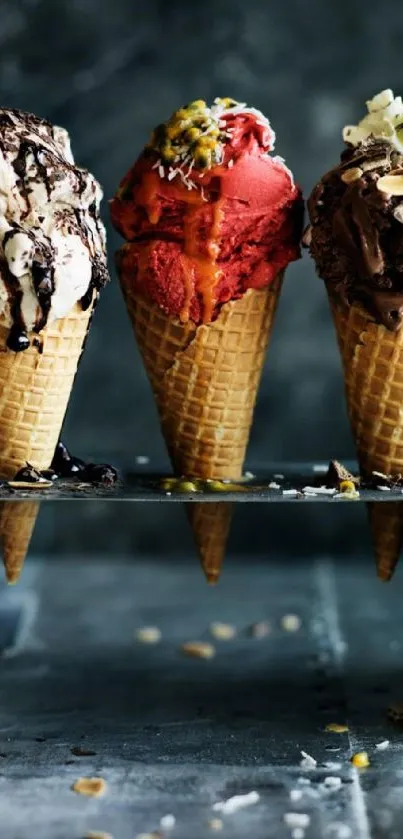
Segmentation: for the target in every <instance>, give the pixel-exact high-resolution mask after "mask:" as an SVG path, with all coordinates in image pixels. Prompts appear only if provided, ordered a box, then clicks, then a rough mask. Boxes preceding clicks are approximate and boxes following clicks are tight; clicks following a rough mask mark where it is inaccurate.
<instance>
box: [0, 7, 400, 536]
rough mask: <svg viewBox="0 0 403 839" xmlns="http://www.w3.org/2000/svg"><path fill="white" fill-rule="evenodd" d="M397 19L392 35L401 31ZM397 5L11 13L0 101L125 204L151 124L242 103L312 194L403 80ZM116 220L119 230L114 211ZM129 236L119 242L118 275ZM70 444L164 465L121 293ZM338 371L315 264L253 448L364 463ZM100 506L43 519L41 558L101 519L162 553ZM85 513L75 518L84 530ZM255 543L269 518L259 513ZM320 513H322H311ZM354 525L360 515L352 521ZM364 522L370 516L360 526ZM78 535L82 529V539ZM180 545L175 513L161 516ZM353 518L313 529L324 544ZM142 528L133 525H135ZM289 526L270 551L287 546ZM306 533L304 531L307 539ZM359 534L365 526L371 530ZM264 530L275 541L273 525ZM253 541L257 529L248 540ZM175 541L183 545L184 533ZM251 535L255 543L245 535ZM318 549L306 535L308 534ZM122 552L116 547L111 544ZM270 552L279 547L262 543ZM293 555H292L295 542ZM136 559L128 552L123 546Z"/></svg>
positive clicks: (279, 344) (282, 348)
mask: <svg viewBox="0 0 403 839" xmlns="http://www.w3.org/2000/svg"><path fill="white" fill-rule="evenodd" d="M392 20H393V26H392V25H391V21H392ZM399 21H401V14H400V3H399V0H390V2H389V4H388V13H387V14H385V12H384V11H383V9H382V6H381V4H379V3H376V2H374V0H373V2H370V3H367V4H365V11H364V10H363V5H362V3H361V2H360V0H349V2H346V0H343V2H341V0H329V1H328V2H326V3H323V2H322V1H321V0H310V2H309V4H308V6H307V4H306V3H302V2H301V0H287V2H286V3H282V4H281V3H270V2H268V0H250V2H248V3H244V2H242V0H220V2H214V0H206V2H204V3H203V4H201V5H200V4H196V3H193V2H186V1H185V0H171V2H166V1H165V0H148V2H133V0H114V2H113V3H111V2H110V0H57V2H56V0H2V3H1V27H0V93H1V97H0V98H1V101H2V103H4V104H5V105H10V106H17V107H21V108H24V109H27V110H32V111H35V112H37V113H38V114H40V115H43V116H45V117H48V118H49V119H51V120H53V121H57V122H59V123H61V124H63V125H65V126H66V127H67V128H68V129H69V131H70V132H71V134H72V137H73V145H74V150H75V153H76V156H77V159H78V160H80V161H81V162H82V163H83V164H84V165H87V166H88V167H90V168H91V169H93V170H94V172H95V173H96V175H97V176H98V178H99V179H100V180H101V181H102V183H103V185H104V188H105V195H106V198H109V197H110V196H111V195H112V194H113V191H114V189H115V188H116V185H117V183H118V181H119V178H120V177H121V175H122V174H123V173H124V172H125V170H126V169H127V167H128V165H129V164H130V163H131V161H132V160H133V158H134V157H135V155H136V154H137V153H138V152H139V150H140V149H141V146H142V144H143V143H144V141H145V139H146V138H147V136H148V134H149V131H150V129H151V128H152V126H153V125H154V124H155V123H157V122H159V121H160V120H161V119H162V118H164V117H165V116H167V115H169V113H170V112H171V111H172V110H173V109H174V108H175V107H177V106H178V104H180V103H182V102H185V101H187V100H189V99H191V98H194V97H199V96H202V97H205V98H207V99H209V98H211V97H214V96H215V95H217V94H219V95H227V94H229V95H231V96H234V97H236V98H237V99H240V100H246V101H248V102H250V103H253V104H254V105H256V106H258V107H260V108H261V109H262V110H263V111H265V112H266V113H267V114H268V115H269V116H270V118H271V119H272V120H273V124H274V125H275V128H276V131H277V136H278V151H279V153H280V154H282V155H284V156H285V157H286V159H287V161H288V162H289V164H290V166H291V167H292V168H293V170H294V171H295V173H296V176H297V179H298V180H299V181H300V182H301V184H302V185H303V187H304V189H305V190H306V191H308V190H309V189H310V188H311V187H312V185H313V183H314V182H315V180H316V179H317V178H318V176H319V175H320V174H321V173H322V172H323V171H324V170H325V169H326V168H327V167H329V166H330V165H331V164H333V163H334V161H335V159H336V157H337V155H338V153H339V150H340V130H341V127H342V125H343V124H344V123H345V122H347V121H350V120H352V119H353V118H355V117H358V116H359V115H360V113H361V111H362V107H363V101H364V99H365V98H367V97H368V96H369V95H371V94H373V93H374V92H375V91H377V90H378V89H380V88H382V87H385V86H388V85H390V86H395V87H396V89H398V87H399V82H400V81H401V24H400V23H399ZM104 213H105V216H106V217H107V206H106V202H105V205H104ZM117 244H118V237H117V236H116V235H115V234H113V233H112V232H111V231H110V238H109V249H110V259H111V265H112V264H113V251H114V249H115V247H116V245H117ZM66 439H67V441H68V442H69V444H70V445H71V446H72V447H74V448H75V449H76V450H77V452H78V453H80V454H83V455H87V454H90V453H91V450H94V449H96V450H98V451H101V452H105V453H107V452H108V451H111V450H120V451H121V453H122V456H123V457H124V458H126V459H128V458H130V457H131V456H132V454H133V453H145V452H148V453H150V452H152V454H153V456H154V458H155V459H156V460H160V461H161V460H162V458H163V457H164V448H163V444H162V441H161V438H160V434H159V429H158V423H157V420H156V413H155V409H154V406H153V402H152V398H151V394H150V391H149V388H148V384H147V381H146V378H145V374H144V372H143V370H142V367H141V364H140V361H139V356H138V354H137V351H136V349H135V346H134V342H133V338H132V335H131V330H130V327H129V324H128V321H127V317H126V314H125V311H124V306H123V303H122V300H121V296H120V292H119V290H118V288H117V284H116V282H115V278H114V282H113V284H112V285H111V286H110V288H108V290H107V291H106V292H105V294H104V295H103V298H102V301H101V303H100V306H99V311H98V312H97V315H96V318H95V320H94V325H93V329H92V333H91V337H90V340H89V342H88V347H87V351H86V354H85V357H84V360H83V362H82V365H81V370H80V372H79V376H78V379H77V385H76V389H75V392H74V396H73V398H72V400H71V408H70V411H69V415H68V419H67V422H66ZM351 451H352V447H351V440H350V434H349V430H348V426H347V421H346V415H345V409H344V405H343V396H342V381H341V374H340V366H339V360H338V356H337V351H336V347H335V340H334V337H333V333H332V329H331V325H330V318H329V314H328V311H327V303H326V300H325V292H324V289H323V287H322V284H321V283H320V282H319V280H316V279H315V277H314V271H313V268H312V265H311V264H310V262H309V259H308V257H307V256H305V257H304V259H303V260H302V261H301V262H300V263H299V264H297V265H293V266H292V267H291V269H290V270H289V272H288V274H287V279H286V283H285V289H284V293H283V296H282V300H281V303H280V307H279V313H278V322H277V325H276V328H275V334H274V338H273V342H272V346H271V352H270V354H269V358H268V362H267V365H266V369H265V374H264V379H263V383H262V389H261V398H260V401H259V404H258V408H257V411H256V421H255V425H254V429H253V433H252V439H251V448H250V453H251V458H252V460H253V459H255V460H269V459H281V458H284V457H287V458H288V459H296V458H300V459H309V458H326V457H328V456H330V455H332V456H340V457H343V456H346V455H349V454H351ZM98 513H99V511H98V512H95V511H91V510H90V508H89V507H87V508H86V509H80V510H78V507H76V509H75V510H74V514H73V511H70V512H67V511H63V510H62V509H61V508H60V509H58V513H57V516H56V514H50V513H49V512H48V513H47V514H46V516H45V515H44V516H43V519H42V522H43V527H42V528H41V531H40V533H39V537H38V538H40V543H38V544H41V545H42V546H43V547H47V548H51V549H58V550H59V549H63V548H67V549H68V548H69V547H72V546H73V541H74V538H75V537H74V536H73V535H72V534H73V533H74V532H75V533H81V534H82V533H83V531H84V529H86V530H87V529H88V527H89V526H90V525H91V524H92V522H93V521H94V517H95V521H96V523H97V530H98V533H102V534H103V536H102V538H104V540H105V542H104V544H106V543H108V545H109V547H110V548H111V549H112V547H113V545H114V542H113V540H112V538H111V533H113V534H115V533H116V532H117V531H119V540H120V542H122V543H124V544H123V547H126V548H129V547H130V546H131V545H132V544H138V541H139V540H140V542H142V543H143V544H144V543H146V544H150V545H152V544H153V543H154V542H158V538H157V536H156V535H153V533H152V527H154V524H155V521H156V517H155V512H153V513H151V511H147V512H146V513H145V512H143V513H142V515H141V524H137V525H136V524H135V523H134V517H135V513H134V511H132V513H133V515H131V516H130V517H129V516H128V515H127V511H126V510H125V511H118V510H117V509H116V510H115V511H114V512H111V511H107V510H105V511H104V513H103V515H102V517H101V518H98ZM73 515H74V520H73ZM248 515H249V516H250V519H249V521H250V524H251V526H254V527H255V529H256V525H257V524H258V522H261V521H262V519H261V518H258V515H259V517H260V516H261V515H262V511H260V513H259V514H258V513H257V512H256V511H252V510H250V511H249V512H248ZM312 515H313V514H312ZM346 515H347V514H346ZM353 520H354V522H357V523H358V521H359V519H358V518H354V519H353ZM70 521H72V522H73V521H74V524H75V527H68V526H67V525H68V524H69V522H70ZM158 521H159V522H161V523H163V522H164V523H165V525H166V528H167V536H166V539H165V542H166V544H167V545H168V546H169V545H171V547H172V546H173V545H174V541H175V539H174V537H175V527H176V522H175V527H174V526H173V525H172V524H171V515H170V514H168V512H167V511H166V510H163V509H160V510H159V513H158ZM341 521H343V522H344V523H346V522H347V519H345V518H343V519H342V517H341V515H340V519H339V520H338V521H336V519H335V518H334V517H331V518H327V519H322V517H321V516H317V517H316V518H313V519H311V520H310V521H309V520H307V519H305V517H304V520H303V521H301V522H298V521H296V526H295V528H292V530H293V532H294V533H295V532H296V531H297V530H300V528H301V527H303V526H304V522H307V524H308V527H307V528H306V531H305V532H306V533H307V534H308V533H309V539H310V540H312V547H314V546H315V545H314V543H315V537H314V536H313V535H312V533H313V530H314V531H315V533H316V534H317V537H316V543H318V542H320V541H321V540H322V539H323V538H325V537H333V538H336V536H337V532H338V529H339V527H340V522H341ZM131 522H133V523H131ZM284 525H285V522H282V521H281V517H280V519H279V520H278V522H277V523H276V526H274V523H273V525H272V527H271V535H270V544H271V543H272V542H273V540H274V541H275V543H276V544H278V543H279V541H280V540H281V539H282V537H283V532H284V529H285V528H284ZM297 525H298V526H297ZM358 529H359V528H358ZM259 530H260V531H261V532H262V528H261V527H259ZM242 532H243V533H245V528H243V531H242ZM169 534H171V538H170V535H169ZM238 535H239V536H240V537H241V536H242V533H241V531H238ZM307 538H308V535H307ZM108 540H109V542H108ZM259 540H260V542H259V543H260V547H261V549H267V547H268V546H269V542H268V540H267V539H266V541H265V540H264V537H263V538H262V536H260V537H259ZM288 540H289V542H292V540H291V539H290V537H288ZM120 547H122V545H120Z"/></svg>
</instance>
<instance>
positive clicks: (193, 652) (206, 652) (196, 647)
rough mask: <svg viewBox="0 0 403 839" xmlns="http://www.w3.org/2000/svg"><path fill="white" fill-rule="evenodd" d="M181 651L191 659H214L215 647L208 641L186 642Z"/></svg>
mask: <svg viewBox="0 0 403 839" xmlns="http://www.w3.org/2000/svg"><path fill="white" fill-rule="evenodd" d="M181 650H182V652H183V653H184V654H185V655H188V656H190V657H191V658H214V656H215V647H213V645H212V644H208V643H207V642H206V641H186V643H185V644H182V646H181Z"/></svg>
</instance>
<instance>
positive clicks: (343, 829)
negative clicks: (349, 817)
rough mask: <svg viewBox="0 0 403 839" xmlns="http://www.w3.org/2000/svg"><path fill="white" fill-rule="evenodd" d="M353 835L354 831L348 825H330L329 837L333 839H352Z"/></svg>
mask: <svg viewBox="0 0 403 839" xmlns="http://www.w3.org/2000/svg"><path fill="white" fill-rule="evenodd" d="M352 835H353V831H352V830H351V827H349V826H348V825H347V824H341V823H340V822H333V823H332V824H329V836H331V837H332V839H350V837H351V836H352Z"/></svg>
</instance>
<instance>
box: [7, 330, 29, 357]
mask: <svg viewBox="0 0 403 839" xmlns="http://www.w3.org/2000/svg"><path fill="white" fill-rule="evenodd" d="M6 344H7V347H8V349H9V350H13V352H24V350H27V349H28V347H29V338H28V335H27V333H26V331H25V329H23V328H22V327H21V326H19V324H18V323H13V325H12V327H11V329H10V331H9V333H8V337H7V341H6Z"/></svg>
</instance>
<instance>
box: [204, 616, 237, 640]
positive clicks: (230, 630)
mask: <svg viewBox="0 0 403 839" xmlns="http://www.w3.org/2000/svg"><path fill="white" fill-rule="evenodd" d="M210 634H211V635H212V636H213V638H217V640H218V641H231V640H232V638H235V635H236V629H235V626H231V624H230V623H220V622H219V621H217V622H214V623H212V624H210Z"/></svg>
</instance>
